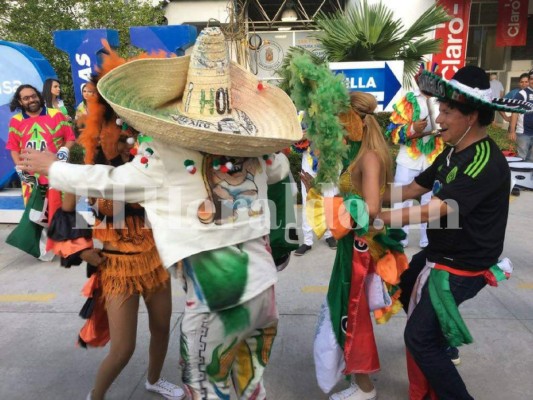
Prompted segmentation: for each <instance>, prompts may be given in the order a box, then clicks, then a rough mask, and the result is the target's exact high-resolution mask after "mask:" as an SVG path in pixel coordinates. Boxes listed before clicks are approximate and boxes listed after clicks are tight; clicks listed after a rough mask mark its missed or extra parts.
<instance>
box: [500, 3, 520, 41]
mask: <svg viewBox="0 0 533 400" xmlns="http://www.w3.org/2000/svg"><path fill="white" fill-rule="evenodd" d="M521 6H522V2H521V1H519V0H508V1H507V3H506V4H505V5H504V7H511V18H510V20H509V22H508V23H507V35H509V37H516V36H517V35H518V34H519V33H520V7H521Z"/></svg>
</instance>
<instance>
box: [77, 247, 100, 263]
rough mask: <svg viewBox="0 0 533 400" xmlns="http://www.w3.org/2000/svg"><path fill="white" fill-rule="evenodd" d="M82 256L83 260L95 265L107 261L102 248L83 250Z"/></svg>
mask: <svg viewBox="0 0 533 400" xmlns="http://www.w3.org/2000/svg"><path fill="white" fill-rule="evenodd" d="M80 257H81V259H82V260H83V261H86V262H87V263H88V264H91V265H94V266H95V267H97V266H99V265H100V264H102V263H103V262H104V261H105V257H104V256H102V250H100V249H87V250H83V251H82V252H81V254H80Z"/></svg>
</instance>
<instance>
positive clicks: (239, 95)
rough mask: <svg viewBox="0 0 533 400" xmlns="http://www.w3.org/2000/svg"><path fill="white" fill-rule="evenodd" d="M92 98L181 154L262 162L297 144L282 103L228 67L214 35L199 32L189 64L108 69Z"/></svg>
mask: <svg viewBox="0 0 533 400" xmlns="http://www.w3.org/2000/svg"><path fill="white" fill-rule="evenodd" d="M98 90H99V92H100V94H101V95H102V97H103V98H104V99H105V100H106V101H107V102H108V103H109V104H110V105H111V107H113V109H114V110H115V112H116V113H117V114H118V115H119V116H120V117H121V118H122V119H123V120H124V121H125V122H126V123H128V124H129V125H131V126H132V127H134V128H135V129H136V130H138V131H140V132H142V133H144V134H147V135H149V136H152V137H153V138H154V139H157V140H161V141H165V142H168V143H173V144H177V145H179V146H181V147H184V148H188V149H193V150H198V151H202V152H207V153H211V154H219V155H227V156H241V157H243V156H261V155H264V154H268V153H271V152H275V151H278V150H281V149H283V148H286V147H288V146H290V145H291V144H292V143H293V142H296V141H298V140H300V139H301V137H302V130H301V128H300V123H299V122H298V117H297V112H296V108H295V106H294V104H293V103H292V101H291V99H290V98H289V96H288V95H287V94H285V92H284V91H282V90H281V89H279V88H277V87H275V86H271V85H268V84H263V83H261V82H260V81H258V79H257V77H256V76H255V75H253V74H252V73H250V72H248V71H246V70H245V69H243V68H242V67H240V66H239V65H237V64H236V63H234V62H230V61H229V57H228V48H227V46H226V42H225V40H224V35H223V34H222V32H221V30H220V29H219V28H212V27H211V28H205V29H204V30H203V31H202V32H201V33H200V35H199V36H198V38H197V40H196V44H195V46H194V49H193V52H192V54H191V55H190V56H184V57H175V58H167V59H143V60H136V61H132V62H128V63H126V64H124V65H122V66H120V67H117V68H115V69H114V70H112V71H111V72H109V73H108V74H107V75H105V76H104V77H103V78H102V79H101V80H100V81H99V82H98Z"/></svg>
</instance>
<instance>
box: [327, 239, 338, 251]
mask: <svg viewBox="0 0 533 400" xmlns="http://www.w3.org/2000/svg"><path fill="white" fill-rule="evenodd" d="M326 243H327V244H328V246H329V248H330V249H331V250H335V249H336V248H337V241H336V240H335V238H334V237H333V236H331V237H328V238H327V239H326Z"/></svg>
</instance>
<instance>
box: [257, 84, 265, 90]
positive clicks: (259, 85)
mask: <svg viewBox="0 0 533 400" xmlns="http://www.w3.org/2000/svg"><path fill="white" fill-rule="evenodd" d="M264 88H265V85H263V82H259V83H258V84H257V90H263V89H264Z"/></svg>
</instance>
